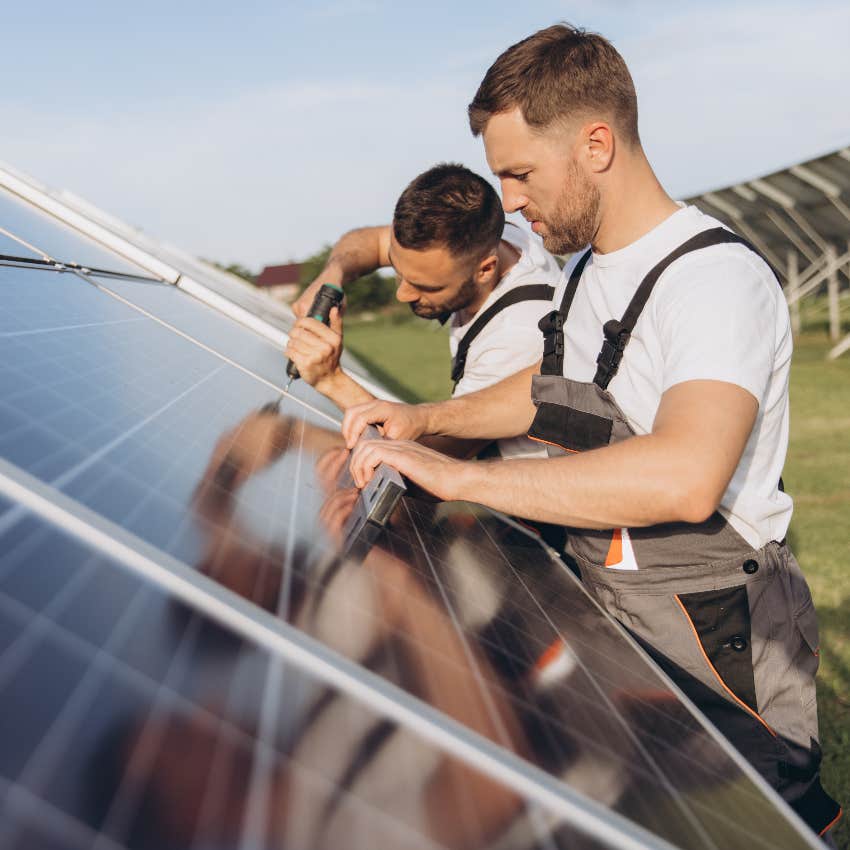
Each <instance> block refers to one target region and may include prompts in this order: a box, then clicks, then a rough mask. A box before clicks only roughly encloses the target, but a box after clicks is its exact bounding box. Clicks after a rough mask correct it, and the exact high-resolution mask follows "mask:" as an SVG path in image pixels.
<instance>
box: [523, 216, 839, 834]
mask: <svg viewBox="0 0 850 850" xmlns="http://www.w3.org/2000/svg"><path fill="white" fill-rule="evenodd" d="M726 243H737V244H743V245H745V246H746V247H747V248H749V249H750V250H753V251H755V249H754V248H752V246H751V245H749V244H748V243H747V242H746V241H745V240H743V239H741V238H740V237H738V236H736V235H735V234H733V233H730V232H729V231H727V230H725V229H724V228H719V227H718V228H715V229H712V230H708V231H705V232H703V233H700V234H698V235H696V236H695V237H693V238H691V239H689V240H688V241H687V242H685V243H684V244H683V245H681V246H680V247H679V248H677V249H676V250H675V251H673V252H672V253H671V254H670V255H668V256H667V257H665V258H664V259H663V260H662V261H661V262H660V263H658V265H656V266H655V267H654V268H653V269H652V270H651V271H650V272H649V274H647V276H646V277H645V278H644V279H643V281H642V282H641V284H640V286H639V287H638V289H637V290H636V292H635V295H634V297H633V298H632V300H631V302H630V303H629V306H628V307H627V309H626V312H625V314H624V315H623V318H622V319H621V320H620V321H617V320H616V319H612V320H611V321H608V322H606V323H605V326H604V328H603V332H604V343H603V346H602V351H601V352H600V354H599V356H598V358H597V364H598V369H597V372H596V376H595V377H594V380H593V381H592V382H584V381H576V380H572V379H570V378H565V377H563V356H564V330H565V324H566V322H567V317H568V314H569V310H570V306H571V304H572V301H573V298H574V296H575V293H576V290H577V288H578V285H579V281H580V279H581V275H582V271H583V270H584V267H585V265H586V263H587V261H588V259H589V257H590V253H591V252H590V251H588V252H587V253H586V254H585V255H584V256H582V257H581V259H580V260H579V262H578V264H577V265H576V267H575V269H574V270H573V273H572V275H571V276H570V279H569V281H568V284H567V287H566V290H565V292H564V296H563V299H562V302H561V306H560V309H558V310H554V311H553V312H551V313H549V314H548V315H547V316H545V317H544V318H543V319H542V320H541V321H540V329H541V330H542V331H543V333H544V356H543V363H542V366H541V370H540V372H541V374H539V375H535V376H534V379H533V385H532V398H533V401H534V404H535V406H536V408H537V412H536V415H535V418H534V422H533V423H532V426H531V429H530V430H529V434H528V435H529V436H530V437H532V438H533V439H537V440H539V441H541V442H544V443H546V444H547V447H548V449H549V454H550V455H561V454H564V452H565V451H567V452H580V451H587V450H590V449H595V448H599V447H600V446H605V445H609V444H611V443H616V442H619V441H621V440H626V439H628V438H629V437H632V436H635V432H634V430H633V429H632V427H631V426H630V425H629V423H628V420H627V418H626V416H625V414H624V413H623V411H622V410H621V409H620V407H619V406H618V404H617V402H616V401H615V399H614V397H613V395H612V394H611V393H610V392H608V390H607V387H608V384H609V382H610V381H611V379H612V378H613V377H614V375H616V373H617V370H618V368H619V365H620V361H621V359H622V357H623V353H624V349H625V348H626V345H627V343H628V341H629V337H630V334H631V332H632V331H633V330H634V327H635V325H636V323H637V321H638V318H639V317H640V314H641V311H642V310H643V307H644V306H645V304H646V303H647V301H648V299H649V296H650V294H651V293H652V289H653V287H654V285H655V284H656V282H657V281H658V279H659V278H660V277H661V275H662V273H663V272H664V271H665V270H666V269H667V268H668V266H669V265H670V264H671V263H673V262H675V261H676V260H677V259H679V258H680V257H682V256H684V255H685V254H687V253H690V252H691V251H696V250H700V249H703V248H708V247H710V246H713V245H720V244H726ZM567 532H568V533H567V544H566V553H567V554H568V555H570V556H571V557H572V558H574V559H575V561H576V563H577V564H578V567H579V569H580V571H581V576H582V580H583V582H584V584H585V586H586V587H587V589H588V590H589V591H590V592H591V593H592V594H593V595H594V596H595V598H596V599H597V600H598V601H599V603H600V604H601V605H602V606H603V607H604V608H605V610H607V611H608V612H609V613H610V614H611V615H612V616H613V617H615V618H616V619H617V620H619V621H620V622H621V623H622V624H623V625H624V626H625V627H626V628H627V629H628V630H629V631H630V632H631V633H632V634H633V635H634V636H635V637H636V638H637V640H638V641H639V643H641V644H642V645H643V646H644V648H645V649H647V650H648V651H649V653H650V654H651V655H652V656H653V657H654V658H655V660H656V661H657V662H658V663H659V664H660V665H661V666H662V668H663V669H664V670H665V671H666V672H667V673H668V674H669V675H670V676H671V677H672V678H673V680H674V681H675V682H676V683H677V684H678V685H679V686H680V687H681V688H682V689H683V690H684V691H685V693H686V694H687V695H688V696H689V697H690V698H691V699H692V700H693V701H694V702H695V703H696V704H697V705H698V706H699V707H700V708H701V709H702V711H703V712H704V713H705V714H706V715H707V716H708V717H709V719H711V720H712V722H714V724H715V725H716V726H717V727H718V728H719V729H720V731H721V732H723V733H724V735H726V737H727V738H728V739H729V740H730V741H731V742H732V743H733V744H734V745H735V746H736V747H737V749H738V750H739V751H740V752H741V753H742V754H743V755H744V756H745V757H746V758H747V759H748V760H749V761H750V762H751V763H752V764H753V765H754V766H755V767H756V769H757V770H758V771H759V772H760V773H761V774H762V776H764V777H765V779H766V780H767V781H768V782H769V783H770V784H771V785H772V786H773V787H774V788H776V789H777V790H778V791H779V793H780V794H781V795H782V796H783V797H784V798H785V799H786V800H787V801H788V802H789V803H790V804H791V806H792V807H793V808H794V809H795V810H796V811H797V812H798V814H799V815H800V816H801V817H802V818H803V820H805V821H806V822H807V823H808V824H809V825H810V826H811V827H812V829H814V830H815V832H818V833H821V832H822V831H824V830H826V829H828V828H829V827H830V826H831V824H832V823H833V822H834V821H835V820H836V819H837V817H838V816H839V813H840V808H839V806H838V804H837V803H836V802H835V801H834V800H833V799H832V798H831V797H829V795H827V794H826V792H825V791H824V790H823V788H822V787H821V784H820V780H819V775H818V771H819V765H820V757H821V754H820V748H819V746H818V725H817V705H816V700H815V673H816V671H817V667H818V628H817V620H816V616H815V611H814V607H813V605H812V598H811V595H810V593H809V589H808V586H807V585H806V581H805V579H804V577H803V574H802V572H801V571H800V568H799V566H798V565H797V562H796V560H795V559H794V556H793V555H792V554H791V552H790V551H789V549H788V547H787V546H786V545H785V541H784V540H783V541H781V542H770V543H768V544H767V545H765V546H763V547H761V548H760V549H753V548H752V547H751V546H750V545H749V544H748V543H747V542H746V541H745V540H744V539H743V538H742V537H741V536H740V535H739V534H738V533H737V532H736V531H735V530H734V528H732V526H731V525H730V524H729V523H728V522H727V521H726V519H725V518H724V517H723V516H722V515H721V514H720V513H719V512H715V513H714V514H713V516H711V517H710V518H709V519H708V520H706V521H705V522H702V523H697V524H691V523H684V522H677V523H668V524H664V525H655V526H651V527H648V528H633V529H616V530H614V531H610V530H609V531H594V530H587V529H578V528H569V529H567ZM616 564H620V566H624V565H626V566H629V567H631V568H630V569H617V568H612V566H613V565H616ZM635 567H637V568H636V569H635Z"/></svg>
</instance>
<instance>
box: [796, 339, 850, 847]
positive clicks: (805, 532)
mask: <svg viewBox="0 0 850 850" xmlns="http://www.w3.org/2000/svg"><path fill="white" fill-rule="evenodd" d="M829 347H830V346H829V345H828V344H827V342H826V340H825V338H824V337H823V336H820V335H818V336H814V335H812V336H803V337H801V338H800V339H799V340H798V341H797V343H796V347H795V353H794V360H793V365H792V369H791V442H790V446H789V448H788V460H787V462H786V465H785V476H784V477H785V484H786V487H787V489H788V492H789V493H790V494H791V495H792V496H793V497H794V519H793V522H792V525H791V532H790V535H789V539H790V541H791V545H792V547H793V549H794V552H795V554H796V555H797V558H798V560H799V561H800V564H801V566H802V567H803V570H804V571H805V573H806V576H807V578H808V580H809V584H810V585H811V588H812V595H813V596H814V600H815V605H816V607H817V610H818V618H819V621H820V632H821V634H820V638H821V639H820V645H821V652H820V657H821V667H820V672H819V674H818V709H819V714H820V732H821V744H822V746H823V751H824V762H823V783H824V786H825V787H826V788H827V790H829V791H830V792H831V793H832V794H833V796H835V797H836V798H837V799H838V800H839V802H841V803H842V804H850V356H848V355H845V356H844V357H842V358H839V359H838V360H833V361H827V360H825V359H824V357H825V355H826V352H827V350H828V349H829ZM848 820H850V819H848V818H845V819H844V820H843V822H842V823H841V824H840V826H839V828H838V829H837V830H836V839H837V841H838V846H839V847H841V848H845V850H846V848H850V822H848Z"/></svg>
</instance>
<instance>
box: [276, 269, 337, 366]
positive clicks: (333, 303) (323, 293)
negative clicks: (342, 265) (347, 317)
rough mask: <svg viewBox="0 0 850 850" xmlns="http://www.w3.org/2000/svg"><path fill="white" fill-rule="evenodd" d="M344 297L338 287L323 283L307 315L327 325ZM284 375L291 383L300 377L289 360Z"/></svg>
mask: <svg viewBox="0 0 850 850" xmlns="http://www.w3.org/2000/svg"><path fill="white" fill-rule="evenodd" d="M344 297H345V293H344V292H343V291H342V289H341V288H340V287H339V286H337V285H336V284H334V283H323V284H322V285H321V287H319V291H318V292H317V293H316V297H315V298H314V299H313V304H312V306H311V307H310V312H309V314H308V315H309V316H310V318H311V319H315V320H316V321H317V322H321V323H322V324H323V325H328V324H330V321H331V310H332V309H333V308H334V307H338V306H339V305H340V304H341V303H342V299H343V298H344ZM286 374H287V377H289V378H290V379H291V380H293V381H294V380H297V379H298V378H299V377H301V376H300V375H299V374H298V367H297V366H296V365H295V364H294V363H293V362H292V361H291V360H287V361H286Z"/></svg>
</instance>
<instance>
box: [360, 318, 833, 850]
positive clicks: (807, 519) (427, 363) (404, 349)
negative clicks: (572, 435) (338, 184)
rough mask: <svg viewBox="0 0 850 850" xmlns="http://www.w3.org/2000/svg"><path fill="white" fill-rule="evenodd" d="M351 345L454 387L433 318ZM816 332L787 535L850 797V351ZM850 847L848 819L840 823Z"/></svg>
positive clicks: (794, 454) (406, 373)
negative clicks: (806, 599) (814, 617)
mask: <svg viewBox="0 0 850 850" xmlns="http://www.w3.org/2000/svg"><path fill="white" fill-rule="evenodd" d="M345 337H346V345H347V346H348V347H349V348H350V349H351V350H352V351H353V352H354V353H355V354H356V355H357V356H358V357H359V358H360V359H361V360H362V361H363V363H364V365H365V366H367V368H369V369H370V370H371V371H372V372H373V374H374V375H375V377H376V378H378V379H379V380H382V381H384V382H385V384H386V386H387V387H388V388H389V389H391V390H393V391H395V392H396V393H397V394H398V395H399V396H401V397H402V398H405V399H408V400H410V401H416V400H429V399H438V398H445V397H447V396H448V394H449V392H450V389H451V382H450V381H449V378H448V374H449V356H448V341H447V332H446V330H445V329H444V328H439V327H437V326H436V325H435V323H434V322H422V321H415V320H413V321H407V322H398V321H396V322H390V321H386V320H377V321H375V322H362V323H354V322H352V323H351V324H350V326H347V327H346V331H345ZM828 348H829V345H828V343H827V341H826V337H825V336H824V335H823V334H820V333H812V334H808V335H804V336H802V337H801V338H800V339H799V340H798V341H797V343H796V348H795V355H794V361H793V366H792V371H791V442H790V447H789V451H788V460H787V463H786V467H785V475H784V478H785V486H786V488H787V490H788V492H789V493H790V494H791V495H792V496H793V497H794V503H795V510H794V520H793V523H792V526H791V531H790V534H789V539H790V541H791V545H792V547H793V549H794V551H795V553H796V555H797V557H798V559H799V561H800V563H801V565H802V567H803V569H804V571H805V573H806V575H807V577H808V580H809V583H810V584H811V588H812V594H813V596H814V599H815V604H816V605H817V609H818V615H819V618H820V629H821V668H820V673H819V674H818V703H819V711H820V724H821V744H822V746H823V750H824V763H823V782H824V785H825V787H826V788H827V789H828V790H829V791H830V792H831V793H832V794H833V796H835V797H836V798H838V800H839V801H840V802H841V803H842V804H847V803H850V354H848V355H845V356H844V357H843V358H841V359H839V360H836V361H831V362H828V361H826V360H825V359H824V358H825V354H826V351H827V349H828ZM836 839H837V841H838V845H839V847H841V848H842V850H850V816H848V817H847V818H845V819H844V820H843V822H842V823H841V824H840V826H839V828H838V829H837V830H836Z"/></svg>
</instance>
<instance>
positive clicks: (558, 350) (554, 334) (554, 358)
mask: <svg viewBox="0 0 850 850" xmlns="http://www.w3.org/2000/svg"><path fill="white" fill-rule="evenodd" d="M590 254H591V250H590V248H588V249H587V251H585V252H584V254H582V256H581V257H580V258H579V261H578V262H577V263H576V264H575V265H574V266H573V270H572V272H570V279H569V280H568V281H567V285H566V287H565V288H564V294H563V296H562V297H561V305H560V307H559V308H558V309H557V310H552V311H551V312H549V313H547V314H546V315H545V316H543V318H542V319H541V320H540V321H539V322H538V323H537V327H539V328H540V330H541V331H542V332H543V362H542V363H541V365H540V374H541V375H560V374H561V373H562V372H563V369H564V322H566V320H567V314H568V313H569V312H570V307H572V305H573V299H574V298H575V295H576V290H577V289H578V284H579V281H580V280H581V273H582V272H583V271H584V267H585V266H586V265H587V261H588V260H589V259H590Z"/></svg>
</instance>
